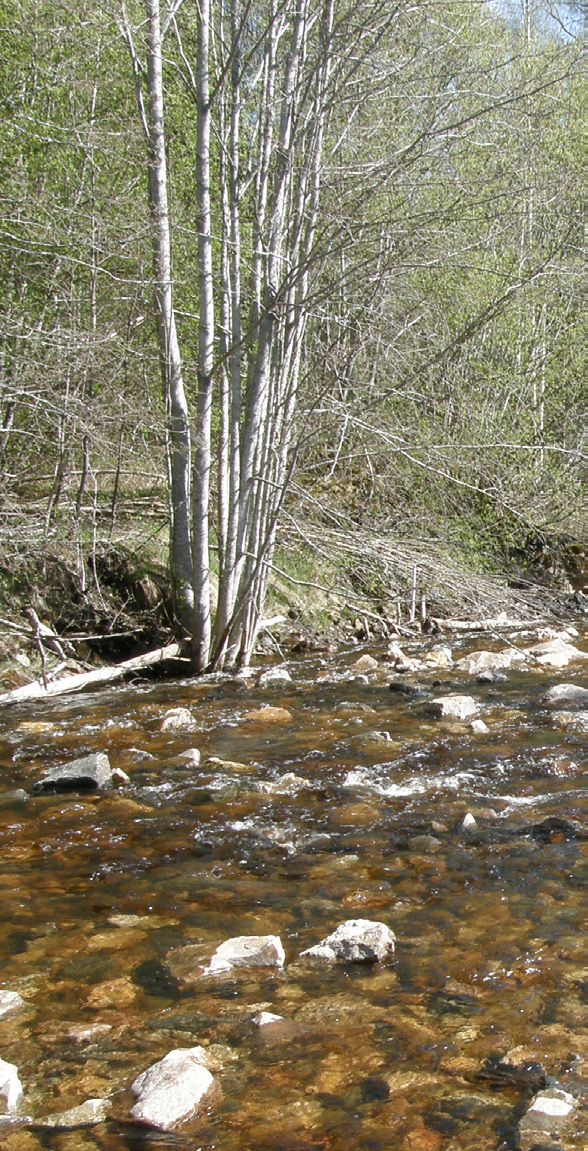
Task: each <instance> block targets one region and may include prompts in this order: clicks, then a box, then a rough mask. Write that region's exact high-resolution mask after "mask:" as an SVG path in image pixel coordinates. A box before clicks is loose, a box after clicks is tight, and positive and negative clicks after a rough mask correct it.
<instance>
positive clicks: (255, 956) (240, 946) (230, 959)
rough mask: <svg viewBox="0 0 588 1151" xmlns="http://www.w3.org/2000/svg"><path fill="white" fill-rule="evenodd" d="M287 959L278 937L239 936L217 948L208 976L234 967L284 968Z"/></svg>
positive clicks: (209, 966)
mask: <svg viewBox="0 0 588 1151" xmlns="http://www.w3.org/2000/svg"><path fill="white" fill-rule="evenodd" d="M285 958H286V956H285V953H284V948H283V947H282V941H281V939H280V938H279V936H278V935H237V936H235V937H234V938H233V939H227V940H225V942H224V943H221V945H220V947H217V949H216V951H215V953H214V955H213V957H212V959H211V960H210V963H209V965H208V967H207V968H206V974H207V975H212V974H214V973H215V972H217V971H230V970H231V968H232V967H283V966H284V960H285Z"/></svg>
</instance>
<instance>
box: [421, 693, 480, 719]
mask: <svg viewBox="0 0 588 1151" xmlns="http://www.w3.org/2000/svg"><path fill="white" fill-rule="evenodd" d="M427 706H428V708H430V710H431V711H433V712H434V713H435V715H437V716H439V717H440V718H441V719H457V720H464V719H470V717H471V716H474V715H476V712H477V711H478V710H479V706H478V704H477V703H476V701H475V699H474V698H473V697H472V696H471V695H457V694H456V693H452V694H450V695H439V696H437V698H436V699H432V700H431V702H430V703H429V704H428V705H427Z"/></svg>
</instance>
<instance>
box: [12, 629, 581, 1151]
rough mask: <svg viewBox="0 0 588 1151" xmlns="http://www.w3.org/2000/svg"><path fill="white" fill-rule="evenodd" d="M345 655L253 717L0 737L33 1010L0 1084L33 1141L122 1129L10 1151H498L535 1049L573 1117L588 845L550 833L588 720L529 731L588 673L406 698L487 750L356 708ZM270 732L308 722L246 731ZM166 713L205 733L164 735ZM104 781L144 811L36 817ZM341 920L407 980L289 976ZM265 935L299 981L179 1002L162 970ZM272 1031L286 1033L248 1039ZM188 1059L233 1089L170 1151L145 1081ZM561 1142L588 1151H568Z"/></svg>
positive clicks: (239, 984)
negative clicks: (115, 772) (191, 760)
mask: <svg viewBox="0 0 588 1151" xmlns="http://www.w3.org/2000/svg"><path fill="white" fill-rule="evenodd" d="M426 643H428V644H429V646H430V645H431V641H426ZM461 643H462V644H463V645H464V646H463V650H464V651H465V650H471V649H472V647H474V646H477V647H478V648H480V647H482V646H487V645H484V643H483V642H482V641H481V640H480V639H478V641H477V644H476V645H474V644H473V643H472V641H471V640H470V641H469V646H468V645H467V642H466V641H461ZM358 654H360V653H359V652H358V650H357V649H354V650H353V651H351V650H348V651H342V652H340V653H339V654H338V655H336V656H328V657H326V658H324V659H321V658H319V656H314V657H303V658H299V659H298V660H297V661H296V662H294V661H292V662H290V663H289V665H288V666H289V668H290V671H291V674H292V677H293V682H292V683H291V684H285V685H280V686H276V687H274V688H270V689H266V690H262V689H261V688H260V687H259V686H258V685H257V683H256V679H255V676H253V677H252V678H251V680H250V681H244V680H236V679H228V678H224V679H222V680H218V681H216V682H215V681H212V682H211V681H205V682H200V681H173V682H170V681H165V682H162V681H159V682H153V681H151V682H146V681H143V682H137V683H135V684H133V685H131V686H129V685H126V686H123V687H119V688H116V689H106V690H102V691H101V692H99V693H95V694H91V695H90V694H88V695H83V696H75V697H69V698H68V697H63V698H61V699H58V700H54V701H52V702H46V703H43V704H35V705H34V706H33V705H31V706H24V705H20V706H19V707H14V708H12V709H4V710H3V711H2V712H1V713H0V764H1V766H2V786H1V788H0V827H1V834H2V854H1V860H2V863H1V869H0V891H1V895H2V912H3V913H2V921H1V923H0V940H1V953H2V967H1V970H0V987H1V988H3V989H5V990H6V989H8V990H11V991H17V992H19V993H20V994H21V996H22V997H23V999H24V1000H25V1007H24V1009H23V1010H21V1011H20V1012H17V1013H15V1014H12V1015H7V1016H5V1017H4V1018H2V1019H1V1020H0V1056H1V1057H2V1058H3V1059H5V1060H8V1061H9V1062H12V1063H15V1064H17V1065H18V1068H19V1074H20V1078H21V1080H22V1083H23V1086H24V1090H25V1095H24V1101H23V1110H24V1112H25V1113H26V1114H29V1115H32V1116H43V1115H47V1114H48V1113H50V1112H58V1111H63V1110H65V1109H67V1108H69V1107H73V1106H75V1105H77V1104H79V1103H81V1102H82V1101H83V1100H85V1099H88V1098H90V1097H104V1096H109V1097H110V1098H111V1100H112V1104H113V1106H112V1110H111V1113H110V1115H111V1117H110V1119H109V1120H108V1121H107V1122H105V1123H102V1124H100V1125H99V1126H96V1127H94V1128H88V1129H85V1130H84V1129H79V1130H76V1131H70V1132H67V1131H59V1130H58V1131H41V1130H33V1129H31V1130H27V1129H26V1128H21V1129H18V1130H12V1131H10V1132H4V1133H3V1132H2V1129H1V1128H0V1146H1V1147H2V1148H3V1149H4V1148H6V1151H40V1149H43V1151H87V1149H90V1148H91V1149H93V1151H94V1149H96V1148H99V1149H101V1151H139V1149H141V1151H151V1149H154V1151H155V1149H156V1148H157V1149H158V1151H160V1149H164V1148H166V1149H167V1148H169V1149H172V1148H181V1149H182V1151H197V1149H202V1151H212V1149H213V1148H214V1149H215V1151H323V1149H324V1151H384V1149H389V1148H391V1149H396V1148H398V1149H399V1151H486V1149H487V1151H497V1149H498V1148H501V1147H504V1148H509V1147H513V1146H515V1143H514V1142H513V1140H514V1131H515V1126H516V1122H517V1119H518V1118H519V1117H520V1114H521V1113H522V1110H524V1106H525V1105H526V1104H528V1100H529V1098H530V1097H531V1094H532V1090H531V1088H530V1086H529V1084H528V1083H527V1082H526V1081H524V1080H521V1079H517V1078H516V1076H514V1077H511V1078H510V1079H509V1078H508V1077H506V1078H505V1077H504V1076H502V1077H501V1076H500V1075H499V1074H496V1073H495V1074H493V1073H492V1068H493V1067H495V1066H496V1063H497V1061H498V1060H499V1058H500V1057H504V1055H505V1054H506V1053H507V1052H509V1051H512V1049H513V1048H520V1047H522V1048H524V1049H525V1051H527V1049H528V1052H529V1053H528V1054H527V1055H526V1058H527V1059H533V1060H534V1061H536V1062H537V1063H540V1064H541V1065H542V1066H543V1068H544V1069H545V1071H546V1072H547V1073H548V1075H552V1076H554V1077H555V1078H556V1079H557V1080H558V1081H559V1083H561V1084H562V1085H563V1086H564V1087H566V1089H567V1090H571V1091H572V1092H574V1091H576V1090H577V1082H578V1075H579V1056H580V1055H581V1047H580V1044H581V1039H580V1021H581V1002H580V998H579V995H580V982H581V964H582V959H583V951H582V938H581V934H580V931H581V919H580V913H581V888H580V852H581V848H582V840H581V837H580V836H575V837H574V833H573V829H571V830H570V828H569V827H568V825H567V824H562V828H563V830H562V829H559V830H558V827H559V825H555V824H552V825H544V826H543V828H541V826H540V825H541V824H542V823H543V821H544V820H546V819H547V818H548V817H557V818H558V819H561V820H565V821H572V822H574V821H580V820H581V810H580V800H581V758H580V757H581V746H582V731H581V727H580V722H579V717H578V716H577V715H576V716H573V715H568V716H567V717H566V716H562V715H559V714H555V715H554V714H553V713H550V712H548V711H547V710H546V709H545V708H544V707H543V706H542V705H541V703H540V697H541V695H542V693H543V692H544V691H545V690H546V688H547V687H548V686H550V685H551V684H553V683H556V682H569V681H570V680H574V681H576V682H578V675H577V670H576V671H574V670H573V669H572V670H570V669H568V670H566V671H563V672H549V671H548V670H546V669H543V670H540V669H537V670H534V671H529V672H525V673H523V672H514V671H509V673H508V680H507V681H506V682H504V683H497V684H486V685H481V684H479V683H476V682H474V681H472V680H471V679H468V678H467V677H465V676H463V675H462V676H460V675H459V674H458V673H456V672H453V671H442V672H439V671H437V672H436V673H435V672H433V671H429V672H427V673H423V674H421V675H420V676H419V675H417V677H416V678H417V681H418V682H419V683H421V684H422V685H423V687H424V688H425V690H426V691H429V693H432V694H443V693H445V692H446V691H451V690H458V691H463V690H465V691H468V692H470V693H471V694H473V695H474V696H475V698H476V699H477V700H478V701H479V702H480V704H481V707H482V715H483V717H484V719H485V721H486V723H487V725H488V729H489V730H488V732H487V733H486V734H476V735H474V734H473V733H472V732H471V730H470V729H469V727H467V725H465V724H451V723H447V722H444V721H439V720H434V719H431V718H429V716H428V714H427V711H426V706H425V705H426V699H421V698H418V697H410V696H407V695H404V694H402V693H396V692H391V691H390V690H389V688H388V682H389V680H390V678H392V676H391V674H390V672H389V671H388V672H385V671H384V670H382V669H381V668H380V669H379V670H376V671H374V672H371V673H369V674H368V675H367V676H364V677H361V676H360V677H359V678H358V677H357V675H355V674H354V673H353V671H350V670H349V669H350V668H351V665H352V664H353V662H354V660H355V659H357V656H358ZM372 654H374V655H376V656H378V655H380V656H381V655H382V653H381V652H378V651H377V650H376V649H372ZM455 654H461V653H459V652H457V653H455ZM435 675H436V676H437V682H435V683H433V680H434V677H435ZM264 704H271V705H274V706H279V707H281V708H286V709H288V711H289V712H290V713H291V717H292V718H291V719H289V720H288V719H284V717H282V720H281V722H276V723H271V724H270V723H267V722H263V718H264V717H262V718H261V719H260V718H257V719H256V718H249V719H248V718H246V714H247V713H248V712H251V711H254V710H256V709H258V708H260V707H261V706H262V705H264ZM178 706H184V707H188V708H189V709H190V710H191V712H192V714H193V716H194V717H195V720H196V723H197V730H196V731H195V732H193V733H189V732H176V733H173V732H170V731H167V732H162V731H161V730H160V729H161V722H162V717H163V716H164V714H165V713H166V711H167V710H168V709H170V708H172V707H178ZM193 746H197V747H198V748H199V749H200V751H201V753H202V763H201V766H199V767H196V768H195V767H191V768H186V766H185V764H184V765H182V764H180V763H178V762H177V760H176V759H175V757H176V756H178V754H179V753H181V752H183V751H184V750H186V749H187V748H189V747H193ZM94 751H106V752H108V755H109V757H110V761H111V764H112V766H113V767H115V766H116V767H121V768H123V769H124V770H125V771H126V772H127V773H128V774H129V776H130V778H131V783H130V784H129V785H127V786H123V787H122V788H120V789H118V790H115V791H109V792H106V793H103V794H98V793H95V794H86V795H51V796H32V795H31V794H30V791H31V786H32V783H33V782H34V780H36V779H38V778H39V777H40V776H41V775H42V773H43V770H44V769H46V768H48V767H50V766H53V765H54V764H56V763H62V762H63V763H65V762H67V761H68V760H69V759H72V758H74V757H76V756H79V755H83V754H86V753H88V752H94ZM209 757H216V759H217V760H220V761H223V762H221V763H218V762H217V763H212V764H211V763H207V762H206V760H207V758H209ZM284 776H294V777H295V778H294V779H292V778H286V779H285V780H283V779H282V777H284ZM281 780H282V781H281ZM280 781H281V782H280ZM15 788H20V789H24V790H25V791H27V793H28V797H27V798H26V800H25V799H24V798H23V797H22V795H21V796H20V798H19V796H18V794H15V790H14V789H15ZM468 812H470V813H472V814H473V815H474V817H475V820H476V823H475V825H472V826H471V827H469V828H463V827H462V823H463V819H464V816H465V815H466V813H468ZM570 835H571V836H572V837H569V836H570ZM354 918H363V919H372V920H379V921H382V922H384V923H386V924H387V925H389V926H390V927H391V928H392V929H393V930H394V932H395V933H396V937H397V944H396V953H395V955H394V956H393V957H391V958H390V959H389V960H387V961H386V962H382V963H377V964H373V965H354V964H336V965H330V964H328V963H324V962H323V963H320V962H317V961H314V962H311V961H309V960H307V959H300V958H299V955H300V952H301V951H302V950H303V949H304V948H307V947H309V946H311V945H313V944H314V943H317V942H318V941H319V940H320V939H321V938H323V937H324V936H325V935H327V934H329V933H330V932H331V931H332V930H333V929H334V928H335V927H336V926H337V925H338V924H340V923H342V922H343V921H344V920H346V919H354ZM265 934H275V935H279V936H280V937H281V940H282V943H283V946H284V948H285V952H286V963H285V966H284V968H283V970H279V969H272V968H256V969H249V970H247V969H239V970H233V971H229V972H225V973H223V974H217V975H214V976H213V975H203V976H200V977H198V978H196V979H195V980H194V981H193V982H192V983H190V984H185V983H182V982H180V981H178V979H176V978H174V976H173V975H172V973H171V971H170V968H169V966H168V965H167V962H166V956H167V955H168V953H169V952H170V951H171V950H173V949H176V948H180V947H183V946H185V945H186V944H202V945H203V951H206V950H207V951H208V955H210V954H212V952H213V951H214V949H215V948H216V947H217V946H218V944H219V943H221V942H222V941H223V940H225V939H227V938H229V937H231V936H238V935H265ZM261 1010H266V1011H271V1012H274V1013H275V1014H278V1015H280V1016H283V1017H284V1022H283V1023H281V1024H278V1025H273V1026H271V1027H262V1028H260V1027H256V1026H255V1025H254V1024H253V1023H252V1017H253V1016H255V1015H256V1013H258V1012H259V1011H261ZM197 1044H201V1045H203V1046H205V1047H207V1048H208V1049H209V1052H210V1053H211V1054H212V1057H213V1058H214V1059H216V1061H217V1066H218V1071H217V1072H216V1074H215V1078H216V1080H217V1083H218V1089H217V1092H216V1095H215V1096H214V1097H213V1098H212V1100H211V1102H210V1106H209V1107H207V1109H206V1110H205V1112H204V1113H203V1114H202V1115H200V1116H199V1117H198V1118H197V1120H195V1122H193V1123H192V1124H189V1125H188V1126H187V1127H183V1128H180V1129H179V1130H178V1131H177V1132H175V1133H173V1134H168V1133H163V1132H156V1131H148V1130H143V1129H141V1128H139V1127H138V1126H136V1125H133V1124H131V1123H129V1122H128V1112H129V1107H130V1105H131V1103H132V1098H131V1096H130V1094H129V1091H128V1087H129V1084H130V1083H131V1082H132V1080H133V1079H134V1078H135V1077H136V1076H137V1074H138V1073H139V1072H140V1071H142V1070H143V1069H144V1068H146V1067H148V1066H149V1065H150V1064H152V1063H154V1062H155V1061H156V1060H158V1059H160V1058H161V1057H162V1056H163V1055H165V1054H166V1053H167V1052H168V1051H170V1050H172V1049H173V1048H185V1047H192V1046H195V1045H197ZM566 1139H567V1141H566V1140H563V1141H562V1142H561V1146H562V1147H564V1148H568V1147H570V1148H571V1147H580V1146H581V1145H582V1142H581V1139H580V1135H579V1127H578V1125H576V1129H575V1133H574V1132H572V1133H571V1134H570V1135H569V1136H567V1137H566ZM558 1146H560V1144H558Z"/></svg>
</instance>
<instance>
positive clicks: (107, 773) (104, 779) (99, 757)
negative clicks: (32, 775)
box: [33, 751, 114, 795]
mask: <svg viewBox="0 0 588 1151" xmlns="http://www.w3.org/2000/svg"><path fill="white" fill-rule="evenodd" d="M113 781H114V773H113V771H112V768H111V766H110V760H109V758H108V756H107V755H106V753H105V752H103V751H99V752H97V753H96V754H92V755H84V756H82V758H81V759H74V760H72V762H71V763H67V764H64V765H63V766H62V767H55V768H53V770H52V771H49V772H47V774H46V775H44V776H43V778H42V779H38V780H37V782H36V783H34V784H33V792H34V794H35V795H55V794H57V793H58V792H62V791H104V790H105V789H106V788H109V787H111V786H112V784H113Z"/></svg>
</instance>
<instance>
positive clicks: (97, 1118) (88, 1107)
mask: <svg viewBox="0 0 588 1151" xmlns="http://www.w3.org/2000/svg"><path fill="white" fill-rule="evenodd" d="M111 1106H112V1104H111V1102H110V1100H109V1099H86V1101H85V1103H80V1104H79V1106H77V1107H70V1108H69V1110H67V1111H57V1112H55V1113H53V1114H52V1115H45V1116H44V1117H43V1118H42V1119H36V1120H35V1122H34V1124H33V1126H34V1127H42V1128H56V1127H57V1128H59V1129H60V1130H71V1129H72V1128H74V1127H94V1126H95V1125H96V1124H98V1123H103V1122H104V1120H105V1119H107V1118H108V1112H109V1110H110V1108H111Z"/></svg>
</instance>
